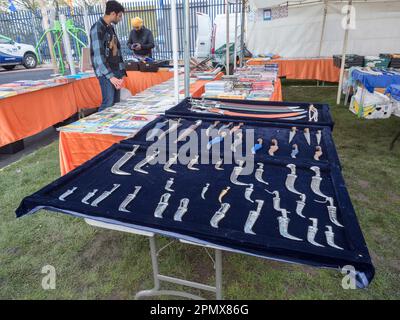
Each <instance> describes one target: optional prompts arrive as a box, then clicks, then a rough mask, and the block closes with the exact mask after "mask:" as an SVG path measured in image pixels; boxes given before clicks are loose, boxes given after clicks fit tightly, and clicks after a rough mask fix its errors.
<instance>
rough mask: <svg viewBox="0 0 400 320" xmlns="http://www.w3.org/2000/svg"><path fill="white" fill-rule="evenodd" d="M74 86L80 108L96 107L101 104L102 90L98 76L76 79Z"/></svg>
mask: <svg viewBox="0 0 400 320" xmlns="http://www.w3.org/2000/svg"><path fill="white" fill-rule="evenodd" d="M72 88H73V90H74V95H75V100H76V106H77V108H78V110H80V109H91V108H96V107H98V106H99V105H100V104H101V90H100V84H99V80H97V78H95V77H91V78H86V79H81V80H77V81H74V82H73V83H72Z"/></svg>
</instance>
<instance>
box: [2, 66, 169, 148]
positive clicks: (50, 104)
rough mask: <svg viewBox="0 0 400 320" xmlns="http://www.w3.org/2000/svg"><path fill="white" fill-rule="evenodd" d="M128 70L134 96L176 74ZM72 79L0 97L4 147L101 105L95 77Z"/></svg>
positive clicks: (128, 84)
mask: <svg viewBox="0 0 400 320" xmlns="http://www.w3.org/2000/svg"><path fill="white" fill-rule="evenodd" d="M127 73H128V77H127V78H126V80H125V85H126V88H128V89H129V90H130V92H131V93H132V94H133V95H134V94H137V93H139V92H141V91H143V90H145V89H146V88H148V87H151V86H154V85H156V84H159V83H162V82H164V81H166V80H168V79H170V78H171V77H172V76H173V74H172V72H169V71H160V72H156V73H152V72H148V73H146V72H139V71H128V72H127ZM71 81H72V82H69V83H65V84H61V85H59V86H54V87H49V88H44V89H40V90H37V91H33V92H27V93H23V94H18V95H14V96H10V97H7V98H4V99H0V147H3V146H6V145H8V144H11V143H14V142H17V141H19V140H22V139H24V138H27V137H29V136H32V135H35V134H37V133H39V132H41V131H43V130H45V129H47V128H48V127H51V126H52V125H55V124H57V123H60V122H62V121H64V120H66V119H68V118H69V117H71V116H72V115H74V114H76V113H77V112H79V111H80V110H81V109H88V108H95V107H98V106H99V105H100V103H101V91H100V86H99V83H98V80H97V79H96V78H95V77H88V78H83V79H76V80H71Z"/></svg>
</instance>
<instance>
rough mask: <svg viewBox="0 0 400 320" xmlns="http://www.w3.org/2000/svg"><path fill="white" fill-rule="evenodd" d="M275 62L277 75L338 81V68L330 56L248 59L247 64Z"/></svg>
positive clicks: (297, 78)
mask: <svg viewBox="0 0 400 320" xmlns="http://www.w3.org/2000/svg"><path fill="white" fill-rule="evenodd" d="M271 63H277V64H278V66H279V77H286V78H287V79H296V80H320V81H329V82H339V72H340V69H339V68H337V67H336V66H335V65H334V64H333V59H332V58H320V59H307V58H304V59H287V60H281V59H276V60H274V59H273V60H269V61H263V60H257V58H255V59H250V60H249V61H248V62H247V64H248V65H262V64H271Z"/></svg>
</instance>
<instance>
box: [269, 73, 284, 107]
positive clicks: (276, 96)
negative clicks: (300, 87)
mask: <svg viewBox="0 0 400 320" xmlns="http://www.w3.org/2000/svg"><path fill="white" fill-rule="evenodd" d="M270 101H283V97H282V83H281V79H279V78H277V79H276V81H275V84H274V93H273V94H272V96H271V100H270Z"/></svg>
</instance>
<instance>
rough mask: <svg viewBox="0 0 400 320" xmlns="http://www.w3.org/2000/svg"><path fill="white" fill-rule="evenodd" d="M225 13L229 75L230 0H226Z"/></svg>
mask: <svg viewBox="0 0 400 320" xmlns="http://www.w3.org/2000/svg"><path fill="white" fill-rule="evenodd" d="M225 14H226V48H225V49H226V59H225V60H226V61H225V73H226V75H228V76H229V56H230V52H229V51H230V50H229V0H225Z"/></svg>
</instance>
